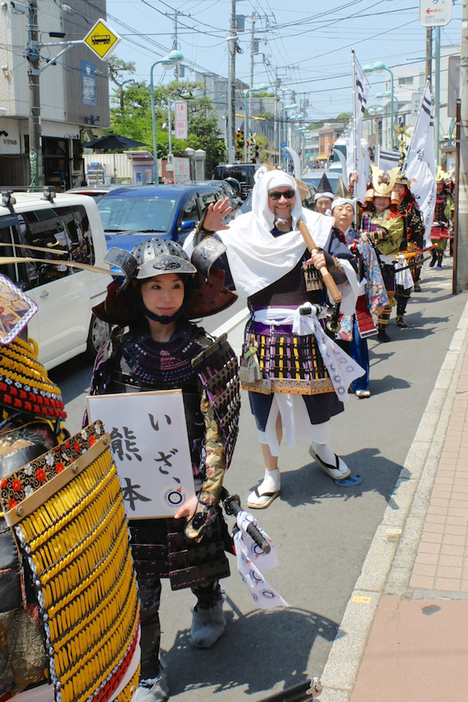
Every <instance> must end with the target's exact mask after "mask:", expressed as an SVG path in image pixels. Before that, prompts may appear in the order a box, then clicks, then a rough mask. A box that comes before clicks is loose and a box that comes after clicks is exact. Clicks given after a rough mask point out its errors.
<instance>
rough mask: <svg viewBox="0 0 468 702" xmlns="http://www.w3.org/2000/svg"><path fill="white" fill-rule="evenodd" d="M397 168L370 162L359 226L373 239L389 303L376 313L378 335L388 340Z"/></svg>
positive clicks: (399, 225)
mask: <svg viewBox="0 0 468 702" xmlns="http://www.w3.org/2000/svg"><path fill="white" fill-rule="evenodd" d="M398 171H399V169H398V168H393V169H392V170H391V171H389V172H388V174H385V173H384V172H383V171H381V170H380V169H379V168H377V166H375V165H373V166H372V185H371V186H370V187H369V189H368V190H367V192H366V196H365V198H364V203H363V209H362V215H361V223H360V229H361V230H362V231H365V232H368V234H369V237H370V239H371V240H372V241H373V242H374V244H375V248H376V251H377V255H378V257H379V262H380V266H381V269H382V276H383V279H384V282H385V288H386V290H387V294H388V297H389V304H388V305H385V307H384V309H383V311H382V312H381V314H380V315H379V321H378V330H379V331H378V335H377V337H378V339H379V341H383V342H387V341H391V339H390V337H389V336H388V334H387V328H388V324H389V322H390V315H391V311H392V305H393V304H394V298H395V266H394V261H395V259H396V258H397V256H398V252H399V250H400V244H401V240H402V237H403V219H402V217H401V215H400V214H399V213H398V205H399V203H400V199H399V197H398V195H397V194H396V193H395V192H394V184H395V180H396V178H397V175H398Z"/></svg>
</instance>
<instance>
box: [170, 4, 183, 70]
mask: <svg viewBox="0 0 468 702" xmlns="http://www.w3.org/2000/svg"><path fill="white" fill-rule="evenodd" d="M180 14H182V13H181V12H178V11H177V10H174V40H173V42H172V50H174V49H178V48H179V42H178V38H177V29H178V27H177V16H178V15H180ZM174 78H175V80H176V81H178V80H179V64H178V63H176V64H175V68H174Z"/></svg>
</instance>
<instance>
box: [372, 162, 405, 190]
mask: <svg viewBox="0 0 468 702" xmlns="http://www.w3.org/2000/svg"><path fill="white" fill-rule="evenodd" d="M399 172H400V169H399V168H398V166H397V167H396V168H392V170H391V171H387V173H385V171H382V170H381V169H380V168H378V166H376V165H375V164H374V163H373V164H372V185H373V186H374V193H375V195H377V196H378V195H380V196H382V197H391V194H392V190H393V186H394V185H395V182H396V179H397V177H398V174H399Z"/></svg>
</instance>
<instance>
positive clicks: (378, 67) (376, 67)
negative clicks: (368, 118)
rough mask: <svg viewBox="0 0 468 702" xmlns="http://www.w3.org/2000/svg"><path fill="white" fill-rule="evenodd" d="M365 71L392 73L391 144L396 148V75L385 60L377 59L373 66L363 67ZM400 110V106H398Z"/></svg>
mask: <svg viewBox="0 0 468 702" xmlns="http://www.w3.org/2000/svg"><path fill="white" fill-rule="evenodd" d="M362 70H363V71H364V73H373V72H374V71H375V73H381V72H382V71H387V72H388V73H390V78H391V87H390V95H391V103H390V121H391V128H390V130H391V134H390V144H391V146H392V149H393V148H394V143H395V142H394V139H393V133H394V131H393V121H394V113H393V101H394V100H395V99H396V98H395V90H394V76H393V71H391V70H390V68H387V66H386V65H385V64H384V63H383V61H376V62H375V63H374V65H373V66H364V68H363V69H362ZM397 111H398V108H397Z"/></svg>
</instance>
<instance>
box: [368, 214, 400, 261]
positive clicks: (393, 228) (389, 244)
mask: <svg viewBox="0 0 468 702" xmlns="http://www.w3.org/2000/svg"><path fill="white" fill-rule="evenodd" d="M384 226H385V228H386V229H387V234H386V235H385V237H384V238H383V239H382V240H381V241H378V242H377V248H378V250H379V251H380V253H381V254H383V255H384V256H386V255H387V254H392V253H395V252H397V251H398V250H399V249H400V244H401V240H402V238H403V229H404V228H403V219H402V218H401V217H391V218H389V219H387V221H386V222H385V224H384ZM370 236H371V237H372V233H371V234H370Z"/></svg>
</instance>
